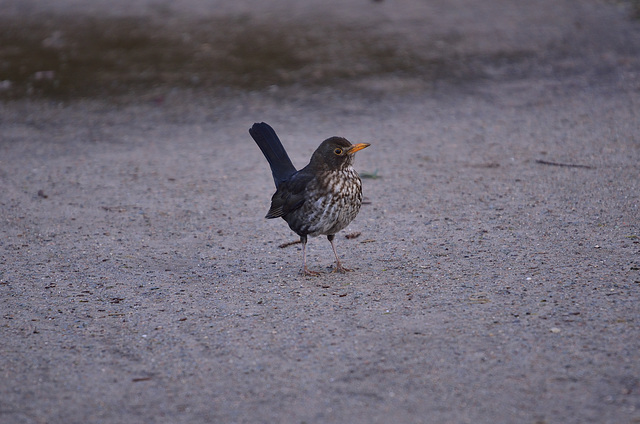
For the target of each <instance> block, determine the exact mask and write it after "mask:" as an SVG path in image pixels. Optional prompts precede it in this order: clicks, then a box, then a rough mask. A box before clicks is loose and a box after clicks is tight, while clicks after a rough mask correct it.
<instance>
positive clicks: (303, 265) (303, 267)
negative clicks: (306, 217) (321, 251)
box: [300, 236, 320, 276]
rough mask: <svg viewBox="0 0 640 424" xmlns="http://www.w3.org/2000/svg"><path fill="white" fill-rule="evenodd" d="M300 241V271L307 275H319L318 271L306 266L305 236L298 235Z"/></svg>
mask: <svg viewBox="0 0 640 424" xmlns="http://www.w3.org/2000/svg"><path fill="white" fill-rule="evenodd" d="M300 243H302V273H303V274H304V275H309V276H316V275H320V273H319V272H315V271H311V270H309V268H307V236H300Z"/></svg>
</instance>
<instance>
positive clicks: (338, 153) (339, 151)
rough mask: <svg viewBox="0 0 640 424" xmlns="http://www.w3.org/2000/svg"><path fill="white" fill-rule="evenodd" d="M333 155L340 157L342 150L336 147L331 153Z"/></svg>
mask: <svg viewBox="0 0 640 424" xmlns="http://www.w3.org/2000/svg"><path fill="white" fill-rule="evenodd" d="M333 153H335V154H336V155H338V156H340V155H341V154H342V149H341V148H339V147H336V149H335V150H334V151H333Z"/></svg>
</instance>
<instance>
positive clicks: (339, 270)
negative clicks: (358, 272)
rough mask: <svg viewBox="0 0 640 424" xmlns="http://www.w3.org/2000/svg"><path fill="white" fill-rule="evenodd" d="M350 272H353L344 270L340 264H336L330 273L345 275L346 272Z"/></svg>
mask: <svg viewBox="0 0 640 424" xmlns="http://www.w3.org/2000/svg"><path fill="white" fill-rule="evenodd" d="M352 271H353V270H352V269H349V268H345V267H343V266H342V264H341V263H339V262H338V263H337V264H336V267H335V268H334V269H333V271H331V272H339V273H340V274H346V273H347V272H352Z"/></svg>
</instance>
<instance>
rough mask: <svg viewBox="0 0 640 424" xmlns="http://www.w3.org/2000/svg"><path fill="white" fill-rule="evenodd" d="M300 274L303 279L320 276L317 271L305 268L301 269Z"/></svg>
mask: <svg viewBox="0 0 640 424" xmlns="http://www.w3.org/2000/svg"><path fill="white" fill-rule="evenodd" d="M302 274H303V275H304V276H305V277H317V276H318V275H320V273H319V272H317V271H311V270H310V269H309V268H307V267H306V266H305V267H304V268H303V269H302Z"/></svg>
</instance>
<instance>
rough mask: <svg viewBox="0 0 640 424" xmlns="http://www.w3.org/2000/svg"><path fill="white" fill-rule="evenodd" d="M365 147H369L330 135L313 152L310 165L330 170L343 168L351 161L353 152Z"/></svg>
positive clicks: (365, 144)
mask: <svg viewBox="0 0 640 424" xmlns="http://www.w3.org/2000/svg"><path fill="white" fill-rule="evenodd" d="M365 147H369V144H367V143H360V144H351V143H349V140H347V139H346V138H342V137H331V138H328V139H326V140H325V141H323V142H322V144H320V146H319V147H318V148H317V149H316V151H315V152H313V156H311V162H310V165H312V166H315V167H320V168H329V169H331V170H338V169H344V168H347V167H349V166H351V164H352V163H353V156H354V153H355V152H357V151H359V150H362V149H364V148H365Z"/></svg>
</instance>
